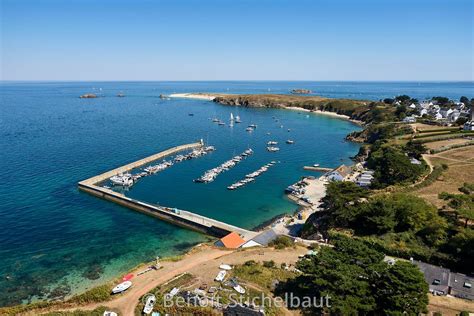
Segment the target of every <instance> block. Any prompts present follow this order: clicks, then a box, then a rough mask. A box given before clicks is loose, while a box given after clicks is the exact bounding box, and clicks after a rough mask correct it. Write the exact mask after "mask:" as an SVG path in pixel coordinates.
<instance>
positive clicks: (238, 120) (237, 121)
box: [235, 115, 242, 123]
mask: <svg viewBox="0 0 474 316" xmlns="http://www.w3.org/2000/svg"><path fill="white" fill-rule="evenodd" d="M235 123H242V121H241V120H240V116H238V115H237V116H236V117H235Z"/></svg>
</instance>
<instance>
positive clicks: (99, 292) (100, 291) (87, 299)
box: [0, 283, 112, 316]
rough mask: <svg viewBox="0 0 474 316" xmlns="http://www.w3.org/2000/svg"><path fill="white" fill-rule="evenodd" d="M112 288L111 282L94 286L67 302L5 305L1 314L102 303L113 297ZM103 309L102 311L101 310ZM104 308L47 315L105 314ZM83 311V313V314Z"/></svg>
mask: <svg viewBox="0 0 474 316" xmlns="http://www.w3.org/2000/svg"><path fill="white" fill-rule="evenodd" d="M111 288H112V284H111V283H107V284H104V285H101V286H98V287H95V288H92V289H90V290H88V291H86V292H84V293H82V294H79V295H76V296H73V297H72V298H70V299H68V300H67V301H65V302H62V301H61V302H57V301H56V302H37V303H32V304H27V305H16V306H12V307H3V308H0V315H18V314H20V313H26V312H29V311H36V310H40V309H43V308H52V307H58V308H59V307H61V306H65V307H67V306H69V305H71V304H79V305H83V304H87V303H100V302H105V301H108V300H109V299H111V298H112V295H111V291H110V289H111ZM101 311H102V312H101ZM103 312H104V311H103V310H102V309H100V308H99V309H97V310H95V311H93V312H90V313H92V314H84V313H83V312H80V311H75V312H68V313H50V314H46V315H51V316H52V315H61V316H62V315H73V316H75V315H78V316H79V315H96V314H97V315H99V314H100V315H102V314H103ZM81 313H82V314H81Z"/></svg>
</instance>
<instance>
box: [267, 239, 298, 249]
mask: <svg viewBox="0 0 474 316" xmlns="http://www.w3.org/2000/svg"><path fill="white" fill-rule="evenodd" d="M293 245H294V244H293V240H292V239H291V238H290V237H287V236H278V237H277V238H276V239H275V240H274V241H272V242H271V243H270V244H269V246H270V247H274V248H275V249H285V248H288V247H292V246H293Z"/></svg>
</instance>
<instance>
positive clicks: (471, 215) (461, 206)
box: [439, 183, 474, 228]
mask: <svg viewBox="0 0 474 316" xmlns="http://www.w3.org/2000/svg"><path fill="white" fill-rule="evenodd" d="M459 191H461V192H463V193H464V194H450V193H447V192H442V193H440V194H439V198H440V199H443V200H446V201H449V202H448V206H449V207H451V208H452V209H454V211H455V213H456V216H457V217H460V218H462V219H464V221H465V223H464V228H467V225H468V223H469V221H474V194H473V191H474V183H464V185H463V186H462V187H461V188H459Z"/></svg>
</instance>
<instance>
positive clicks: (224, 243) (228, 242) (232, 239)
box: [216, 232, 245, 249]
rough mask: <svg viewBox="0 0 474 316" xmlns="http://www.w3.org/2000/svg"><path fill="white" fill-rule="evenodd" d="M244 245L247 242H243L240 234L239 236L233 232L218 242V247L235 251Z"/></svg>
mask: <svg viewBox="0 0 474 316" xmlns="http://www.w3.org/2000/svg"><path fill="white" fill-rule="evenodd" d="M244 243H245V240H243V238H242V237H240V235H239V234H237V233H236V232H232V233H230V234H228V235H226V236H224V237H222V238H221V239H220V240H219V241H217V242H216V246H218V247H225V248H231V249H235V248H239V247H240V246H241V245H242V244H244Z"/></svg>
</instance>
